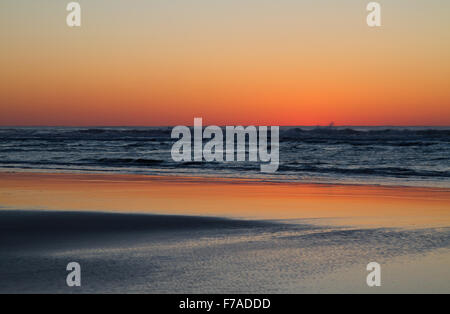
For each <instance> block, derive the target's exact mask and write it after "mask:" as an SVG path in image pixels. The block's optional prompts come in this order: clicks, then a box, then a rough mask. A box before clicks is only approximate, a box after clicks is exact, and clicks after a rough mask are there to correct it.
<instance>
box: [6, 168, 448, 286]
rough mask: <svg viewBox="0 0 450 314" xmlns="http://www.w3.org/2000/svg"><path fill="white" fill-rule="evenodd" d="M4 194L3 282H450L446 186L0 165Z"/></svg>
mask: <svg viewBox="0 0 450 314" xmlns="http://www.w3.org/2000/svg"><path fill="white" fill-rule="evenodd" d="M0 206H1V210H0V216H1V217H0V235H1V240H0V246H1V251H0V255H1V259H0V263H1V265H0V268H1V270H0V279H1V280H0V292H1V293H6V292H17V293H29V292H34V293H46V292H49V293H115V292H121V293H310V292H318V293H328V292H337V293H347V292H356V293H383V292H390V293H405V292H411V293H420V292H425V293H428V292H438V293H444V292H447V293H448V292H450V285H449V284H448V282H450V280H449V279H450V272H449V271H448V263H449V261H450V250H449V249H450V228H449V226H450V192H449V190H448V189H445V188H420V187H401V186H390V187H386V186H375V185H338V184H302V183H295V184H293V183H289V184H288V183H273V182H263V181H258V180H245V179H219V178H204V177H201V178H196V177H181V176H165V177H163V176H144V175H120V174H73V173H72V174H68V173H65V174H61V173H60V174H55V173H37V172H35V173H31V172H9V173H8V172H2V173H0ZM73 261H75V262H79V263H80V265H81V268H82V274H83V275H82V286H81V287H79V288H69V287H67V285H66V282H65V279H66V275H67V271H66V265H67V264H68V263H69V262H73ZM372 261H375V262H378V263H379V264H380V265H381V267H382V286H381V287H376V288H370V287H368V286H367V285H366V276H367V274H368V272H367V271H366V265H367V264H368V263H369V262H372Z"/></svg>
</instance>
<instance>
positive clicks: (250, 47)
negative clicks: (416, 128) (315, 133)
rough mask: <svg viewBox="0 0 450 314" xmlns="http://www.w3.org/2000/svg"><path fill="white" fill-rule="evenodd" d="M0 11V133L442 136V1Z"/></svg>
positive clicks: (39, 6)
mask: <svg viewBox="0 0 450 314" xmlns="http://www.w3.org/2000/svg"><path fill="white" fill-rule="evenodd" d="M78 2H79V3H80V5H81V8H82V25H81V27H80V28H69V27H68V26H67V25H66V16H67V14H68V12H67V11H66V5H67V3H69V1H65V0H38V1H36V0H2V1H1V2H0V43H1V44H0V46H1V49H0V126H13V125H24V126H26V125H30V126H31V125H33V126H35V125H42V126H102V125H104V126H115V125H121V126H124V125H129V126H161V125H192V124H193V119H194V117H202V118H203V121H204V124H208V125H212V124H217V125H237V124H243V125H328V124H329V123H331V122H334V123H335V124H336V125H428V126H433V125H441V126H450V88H449V86H450V84H449V81H450V1H448V0H427V1H425V0H389V1H388V0H380V1H378V2H379V3H380V4H381V8H382V11H381V14H382V26H381V27H379V28H371V27H368V26H367V24H366V16H367V14H368V12H367V11H366V5H367V4H368V3H369V1H368V0H89V1H88V0H80V1H78Z"/></svg>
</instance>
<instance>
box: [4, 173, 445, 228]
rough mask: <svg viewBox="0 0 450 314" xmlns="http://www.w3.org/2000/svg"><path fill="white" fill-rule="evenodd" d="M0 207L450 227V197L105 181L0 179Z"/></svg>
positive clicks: (441, 192) (183, 181)
mask: <svg viewBox="0 0 450 314" xmlns="http://www.w3.org/2000/svg"><path fill="white" fill-rule="evenodd" d="M0 206H2V207H5V208H16V209H48V210H76V211H78V210H81V211H84V210H91V211H121V212H145V213H158V214H180V215H207V216H220V217H235V218H256V219H314V218H327V220H329V219H332V220H333V223H336V222H337V223H341V224H361V225H367V224H369V225H382V226H407V225H414V226H415V227H417V226H421V225H423V226H449V225H450V190H449V189H437V188H412V187H379V186H356V185H325V184H297V183H296V184H293V183H279V184H278V183H277V184H274V183H262V182H255V181H246V180H235V179H209V178H208V179H205V178H184V177H157V176H138V175H107V174H95V175H94V174H42V173H0Z"/></svg>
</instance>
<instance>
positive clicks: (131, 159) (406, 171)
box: [0, 127, 450, 188]
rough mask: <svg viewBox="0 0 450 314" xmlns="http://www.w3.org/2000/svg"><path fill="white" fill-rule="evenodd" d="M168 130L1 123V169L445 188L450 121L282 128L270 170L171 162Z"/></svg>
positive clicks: (449, 177)
mask: <svg viewBox="0 0 450 314" xmlns="http://www.w3.org/2000/svg"><path fill="white" fill-rule="evenodd" d="M171 130H172V128H171V127H83V128H81V127H2V128H0V169H2V170H3V171H8V170H9V171H39V172H88V173H91V172H95V173H99V172H102V173H125V174H147V175H175V176H196V177H223V178H244V179H254V180H261V181H269V182H305V183H332V184H379V185H402V186H432V187H445V188H448V187H450V127H440V128H439V127H433V128H432V127H281V128H280V147H279V150H280V166H279V169H278V171H277V172H276V173H273V174H265V173H261V172H260V163H258V162H249V161H246V162H181V163H180V162H175V161H173V160H172V158H171V154H170V152H171V148H172V145H173V143H175V141H176V139H172V138H171ZM247 153H248V151H247Z"/></svg>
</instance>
